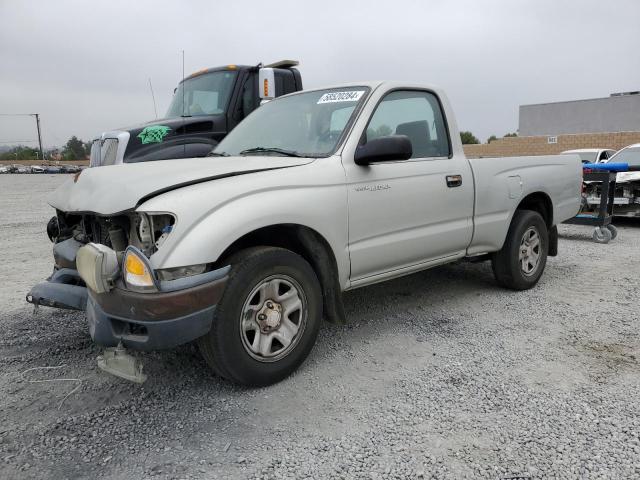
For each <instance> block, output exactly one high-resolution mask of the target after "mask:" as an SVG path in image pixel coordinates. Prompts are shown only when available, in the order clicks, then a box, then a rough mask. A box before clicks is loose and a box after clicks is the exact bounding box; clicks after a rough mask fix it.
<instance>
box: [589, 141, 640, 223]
mask: <svg viewBox="0 0 640 480" xmlns="http://www.w3.org/2000/svg"><path fill="white" fill-rule="evenodd" d="M608 162H609V163H628V164H629V168H630V169H631V170H635V171H629V172H620V173H618V174H617V176H616V189H615V197H614V199H613V201H614V207H613V215H614V216H616V217H640V171H638V170H640V143H635V144H633V145H629V146H627V147H624V148H623V149H621V150H619V151H618V152H617V153H616V154H615V155H614V156H612V157H611V158H610V159H609V160H608ZM585 195H586V197H587V203H588V204H589V206H590V207H591V208H598V206H599V205H600V184H599V183H591V184H589V185H587V186H586V190H585Z"/></svg>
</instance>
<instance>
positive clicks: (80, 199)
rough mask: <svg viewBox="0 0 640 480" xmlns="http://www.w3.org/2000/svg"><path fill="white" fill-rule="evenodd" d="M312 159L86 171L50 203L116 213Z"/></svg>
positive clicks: (189, 161) (217, 160)
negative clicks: (200, 185) (190, 189)
mask: <svg viewBox="0 0 640 480" xmlns="http://www.w3.org/2000/svg"><path fill="white" fill-rule="evenodd" d="M312 161H313V159H309V158H294V157H278V156H264V157H258V156H256V157H254V156H246V157H204V158H186V159H180V160H161V161H155V162H146V163H128V164H123V165H111V166H107V167H94V168H87V169H85V170H83V171H82V173H81V174H79V175H73V176H70V177H69V180H67V181H66V182H65V183H63V184H62V185H61V186H60V187H59V188H58V189H56V190H55V191H54V192H53V193H52V194H51V196H50V197H49V204H50V205H51V206H52V207H54V208H56V209H58V210H62V211H63V212H93V213H97V214H100V215H113V214H116V213H120V212H123V211H125V210H130V209H133V208H135V207H136V206H137V205H138V204H140V203H142V201H144V200H146V199H149V198H151V197H153V196H155V195H158V194H161V193H164V192H167V191H170V190H175V189H176V188H181V187H184V186H188V185H193V184H195V183H201V182H208V181H214V180H216V179H220V178H226V177H232V176H236V175H246V174H250V173H257V172H260V171H264V170H273V169H279V168H287V167H295V166H298V165H305V164H307V163H310V162H312Z"/></svg>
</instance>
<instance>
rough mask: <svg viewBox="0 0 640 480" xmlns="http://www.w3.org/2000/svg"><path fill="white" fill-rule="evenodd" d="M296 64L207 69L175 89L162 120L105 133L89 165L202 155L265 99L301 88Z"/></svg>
mask: <svg viewBox="0 0 640 480" xmlns="http://www.w3.org/2000/svg"><path fill="white" fill-rule="evenodd" d="M296 65H298V62H296V61H291V60H283V61H281V62H277V63H273V64H270V65H266V66H262V65H257V66H248V65H226V66H224V67H214V68H207V69H203V70H200V71H198V72H195V73H193V74H191V75H189V76H188V77H186V78H185V79H183V80H182V81H181V82H180V83H179V84H178V86H177V87H176V88H175V89H174V95H173V100H172V101H171V104H170V105H169V109H168V110H167V113H166V115H165V116H164V118H161V119H156V120H153V121H150V122H146V123H143V124H139V125H135V126H132V127H127V128H121V129H117V130H113V131H110V132H105V133H103V134H102V135H101V136H100V137H99V138H96V139H95V140H94V141H93V143H92V146H91V157H90V158H91V159H90V166H91V167H98V166H104V165H116V164H121V163H137V162H148V161H152V160H166V159H180V158H193V157H204V156H205V155H207V154H208V153H209V152H210V151H211V150H212V149H213V148H214V147H215V146H216V145H217V144H218V143H219V142H220V141H221V140H222V139H223V138H224V137H225V136H226V135H227V134H228V133H229V132H230V131H231V130H233V128H234V127H235V126H236V125H237V124H238V123H240V122H241V121H242V120H243V119H244V118H245V117H246V116H247V115H249V114H250V113H251V112H252V111H253V110H255V109H256V108H257V107H258V106H260V103H261V102H262V101H264V100H270V99H272V98H275V97H279V96H281V95H286V94H287V93H292V92H296V91H298V90H302V77H301V76H300V72H299V71H298V69H296V68H294V67H295V66H296Z"/></svg>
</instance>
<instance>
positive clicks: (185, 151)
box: [182, 49, 187, 158]
mask: <svg viewBox="0 0 640 480" xmlns="http://www.w3.org/2000/svg"><path fill="white" fill-rule="evenodd" d="M184 89H185V84H184V49H183V50H182V129H183V130H186V129H185V126H184ZM186 156H187V144H186V143H183V144H182V157H183V158H184V157H186Z"/></svg>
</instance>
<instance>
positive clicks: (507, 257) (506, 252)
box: [491, 210, 549, 290]
mask: <svg viewBox="0 0 640 480" xmlns="http://www.w3.org/2000/svg"><path fill="white" fill-rule="evenodd" d="M548 251H549V233H548V231H547V225H546V224H545V222H544V219H543V218H542V216H541V215H540V214H539V213H538V212H534V211H531V210H517V211H516V213H515V214H514V216H513V220H512V221H511V225H510V226H509V232H508V233H507V239H506V240H505V243H504V245H503V247H502V249H501V250H500V251H498V252H496V253H495V254H494V255H493V258H492V259H491V263H492V266H493V273H494V276H495V278H496V280H497V282H498V283H499V284H500V285H502V286H503V287H506V288H511V289H513V290H526V289H528V288H531V287H533V286H534V285H535V284H536V283H538V280H539V279H540V277H541V276H542V272H543V271H544V267H545V265H546V264H547V253H548Z"/></svg>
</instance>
